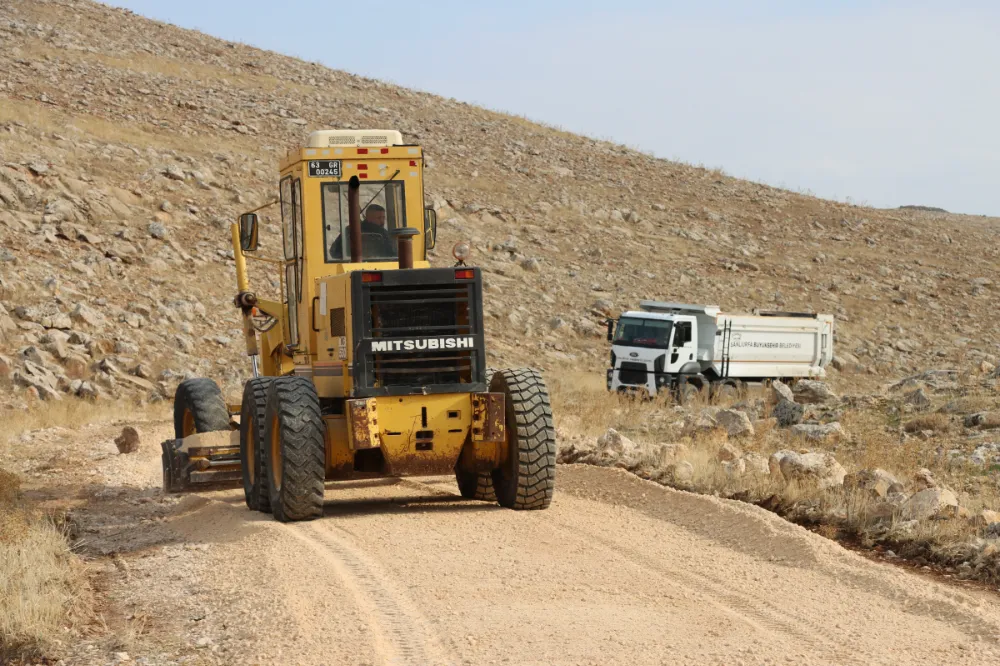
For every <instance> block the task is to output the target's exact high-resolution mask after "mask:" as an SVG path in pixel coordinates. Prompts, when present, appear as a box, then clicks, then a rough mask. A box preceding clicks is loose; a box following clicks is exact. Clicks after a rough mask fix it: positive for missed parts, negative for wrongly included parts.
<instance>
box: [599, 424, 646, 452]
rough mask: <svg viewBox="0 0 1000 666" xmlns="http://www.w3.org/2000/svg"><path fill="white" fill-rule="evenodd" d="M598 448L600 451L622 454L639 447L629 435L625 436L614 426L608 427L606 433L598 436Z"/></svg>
mask: <svg viewBox="0 0 1000 666" xmlns="http://www.w3.org/2000/svg"><path fill="white" fill-rule="evenodd" d="M597 448H598V449H599V450H600V451H609V452H612V453H615V454H618V455H622V454H625V453H632V452H634V451H636V450H637V449H638V448H639V447H638V445H637V444H636V443H635V442H633V441H632V440H631V439H629V438H628V437H625V436H624V435H622V434H621V433H620V432H618V431H617V430H615V429H614V428H608V431H607V432H606V433H604V434H603V435H601V436H600V437H598V438H597Z"/></svg>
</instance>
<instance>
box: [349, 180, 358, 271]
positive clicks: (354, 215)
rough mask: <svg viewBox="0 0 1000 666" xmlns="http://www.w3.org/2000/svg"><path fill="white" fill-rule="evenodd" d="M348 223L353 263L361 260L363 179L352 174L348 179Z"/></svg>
mask: <svg viewBox="0 0 1000 666" xmlns="http://www.w3.org/2000/svg"><path fill="white" fill-rule="evenodd" d="M347 223H348V235H349V236H350V239H351V263H352V264H357V263H360V262H361V181H360V180H358V177H357V176H351V179H350V180H349V181H347Z"/></svg>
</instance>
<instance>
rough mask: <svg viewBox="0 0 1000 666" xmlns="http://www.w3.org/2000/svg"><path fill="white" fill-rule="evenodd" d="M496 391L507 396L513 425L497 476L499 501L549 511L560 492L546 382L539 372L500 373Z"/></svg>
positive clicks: (496, 376) (493, 386)
mask: <svg viewBox="0 0 1000 666" xmlns="http://www.w3.org/2000/svg"><path fill="white" fill-rule="evenodd" d="M490 391H496V392H500V393H503V394H504V401H505V409H506V422H507V423H506V431H507V460H505V461H504V462H503V463H502V464H501V466H500V467H499V468H498V469H495V470H493V475H492V476H493V489H494V490H495V491H496V496H497V501H498V502H499V503H500V506H504V507H507V508H510V509H522V510H523V509H546V508H548V506H549V504H550V503H551V502H552V495H553V493H554V492H555V481H556V436H555V428H554V427H553V425H552V406H551V404H550V403H549V394H548V390H547V389H546V388H545V382H544V381H543V380H542V376H541V374H540V373H539V372H538V371H537V370H534V369H519V370H500V371H498V372H496V373H495V374H494V375H493V378H492V380H491V381H490Z"/></svg>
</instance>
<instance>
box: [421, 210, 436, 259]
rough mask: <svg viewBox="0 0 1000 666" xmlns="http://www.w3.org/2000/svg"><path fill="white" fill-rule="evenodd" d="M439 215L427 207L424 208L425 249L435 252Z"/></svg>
mask: <svg viewBox="0 0 1000 666" xmlns="http://www.w3.org/2000/svg"><path fill="white" fill-rule="evenodd" d="M437 233H438V214H437V211H436V210H434V209H433V208H431V207H430V206H427V207H426V208H424V247H426V248H427V249H428V250H433V249H434V246H435V245H437Z"/></svg>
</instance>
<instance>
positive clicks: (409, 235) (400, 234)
mask: <svg viewBox="0 0 1000 666" xmlns="http://www.w3.org/2000/svg"><path fill="white" fill-rule="evenodd" d="M418 233H420V232H418V231H417V230H416V229H414V228H413V227H403V228H402V229H393V231H392V235H393V236H395V237H396V247H397V254H398V256H399V267H400V268H413V237H414V236H416V235H417V234H418Z"/></svg>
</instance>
